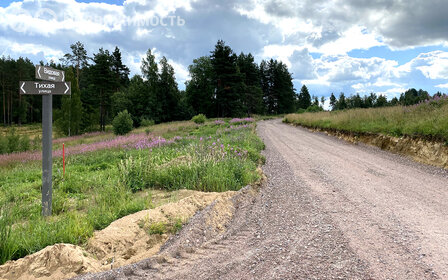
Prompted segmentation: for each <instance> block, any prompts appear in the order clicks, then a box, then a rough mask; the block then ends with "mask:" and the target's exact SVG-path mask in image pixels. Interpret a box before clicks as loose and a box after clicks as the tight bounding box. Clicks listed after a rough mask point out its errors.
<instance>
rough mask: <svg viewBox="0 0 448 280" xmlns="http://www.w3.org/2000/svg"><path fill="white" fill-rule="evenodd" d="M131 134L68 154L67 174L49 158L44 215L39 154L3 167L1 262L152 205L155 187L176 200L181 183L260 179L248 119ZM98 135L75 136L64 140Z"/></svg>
mask: <svg viewBox="0 0 448 280" xmlns="http://www.w3.org/2000/svg"><path fill="white" fill-rule="evenodd" d="M141 130H144V128H142V129H141ZM134 133H136V134H135V135H137V136H138V137H137V138H136V136H135V135H130V136H129V139H137V140H138V141H137V142H135V141H134V142H129V143H127V144H123V145H121V146H111V148H106V149H99V150H94V151H90V150H89V149H86V152H83V153H79V154H73V155H69V156H68V158H67V162H66V175H65V176H62V166H61V160H60V159H59V158H55V160H54V167H53V205H52V206H53V213H54V215H53V216H52V217H50V218H45V219H44V218H42V217H41V215H40V211H41V204H40V203H41V201H40V197H41V193H40V189H41V163H40V161H35V160H31V161H27V162H23V161H22V160H20V161H16V162H11V163H9V164H8V165H5V166H1V167H0V264H2V263H4V262H5V261H7V260H10V259H18V258H21V257H23V256H26V255H28V254H31V253H34V252H36V251H38V250H40V249H43V248H45V247H46V246H48V245H52V244H55V243H61V242H63V243H72V244H78V245H82V244H84V243H85V242H86V241H87V239H88V238H89V237H90V236H92V234H93V231H94V230H99V229H102V228H104V227H106V226H108V225H109V224H110V223H111V222H112V221H114V220H116V219H118V218H120V217H123V216H125V215H128V214H131V213H134V212H137V211H140V210H143V209H148V208H151V207H154V206H155V203H157V201H156V200H155V199H154V193H156V192H160V190H163V191H169V194H170V195H168V196H170V197H173V199H174V197H175V196H176V192H175V190H179V189H192V190H200V191H227V190H238V189H239V188H241V187H243V186H245V185H246V184H249V183H251V182H254V181H256V180H257V179H259V178H258V174H257V172H256V168H257V166H258V165H259V164H260V163H261V162H262V160H263V158H262V156H261V154H260V151H261V150H262V149H263V148H264V145H263V143H262V142H261V140H260V139H259V138H258V137H257V136H256V134H255V125H254V124H235V125H232V124H229V123H228V122H224V123H222V124H216V123H215V122H209V123H206V124H204V125H200V126H198V125H195V124H193V123H191V122H177V123H172V124H161V125H156V126H152V127H151V132H150V133H148V135H146V133H142V132H141V131H140V130H137V131H135V132H134ZM104 137H106V136H104V135H103V134H101V135H93V136H92V135H90V136H86V139H84V140H83V139H82V138H79V137H78V138H76V140H73V141H71V142H72V143H71V144H70V146H72V145H73V146H74V147H75V146H76V144H75V143H77V144H79V145H84V144H85V143H86V142H89V143H90V142H92V141H94V140H93V139H96V138H97V139H98V141H103V140H104ZM107 137H109V136H107ZM69 140H70V139H69ZM111 141H114V140H113V139H112V140H111ZM93 144H95V143H93ZM95 147H96V146H95ZM171 194H172V195H171Z"/></svg>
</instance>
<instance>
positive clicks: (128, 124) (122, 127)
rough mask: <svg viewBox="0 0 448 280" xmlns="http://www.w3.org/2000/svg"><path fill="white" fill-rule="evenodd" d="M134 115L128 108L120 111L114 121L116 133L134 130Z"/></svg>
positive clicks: (122, 133)
mask: <svg viewBox="0 0 448 280" xmlns="http://www.w3.org/2000/svg"><path fill="white" fill-rule="evenodd" d="M132 124H133V121H132V117H131V114H129V113H128V111H127V110H124V111H123V112H120V113H118V115H117V116H116V117H115V118H114V120H113V122H112V126H113V129H114V133H115V135H124V134H127V133H129V132H130V131H131V130H132Z"/></svg>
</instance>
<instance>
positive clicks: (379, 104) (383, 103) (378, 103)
mask: <svg viewBox="0 0 448 280" xmlns="http://www.w3.org/2000/svg"><path fill="white" fill-rule="evenodd" d="M387 105H388V104H387V98H386V96H384V95H379V96H378V98H377V99H376V103H375V107H384V106H387Z"/></svg>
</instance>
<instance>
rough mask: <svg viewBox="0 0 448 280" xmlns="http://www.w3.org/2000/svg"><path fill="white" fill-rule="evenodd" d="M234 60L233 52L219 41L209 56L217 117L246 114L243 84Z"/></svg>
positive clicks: (235, 57) (235, 58)
mask: <svg viewBox="0 0 448 280" xmlns="http://www.w3.org/2000/svg"><path fill="white" fill-rule="evenodd" d="M236 60H237V56H236V55H235V54H234V52H233V50H232V49H231V48H230V47H229V46H227V45H226V44H225V43H224V41H222V40H219V41H218V42H217V43H216V45H215V49H214V51H213V52H212V55H211V63H212V66H213V74H214V75H213V76H214V79H213V82H214V84H215V89H216V91H215V93H216V106H217V115H216V116H217V117H238V116H243V115H245V113H246V112H247V108H245V104H244V96H243V90H244V83H243V80H242V77H241V73H240V71H239V69H238V67H237V63H236Z"/></svg>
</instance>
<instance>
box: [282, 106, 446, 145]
mask: <svg viewBox="0 0 448 280" xmlns="http://www.w3.org/2000/svg"><path fill="white" fill-rule="evenodd" d="M284 122H286V123H293V124H297V125H302V126H306V127H311V128H322V129H333V130H340V131H346V132H356V133H374V134H378V133H381V134H385V135H391V136H412V137H423V138H430V139H437V140H441V141H448V100H447V99H441V100H432V101H428V102H425V103H421V104H418V105H414V106H409V107H402V106H397V107H385V108H371V109H352V110H346V111H334V112H318V113H304V114H290V115H286V116H285V118H284Z"/></svg>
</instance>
